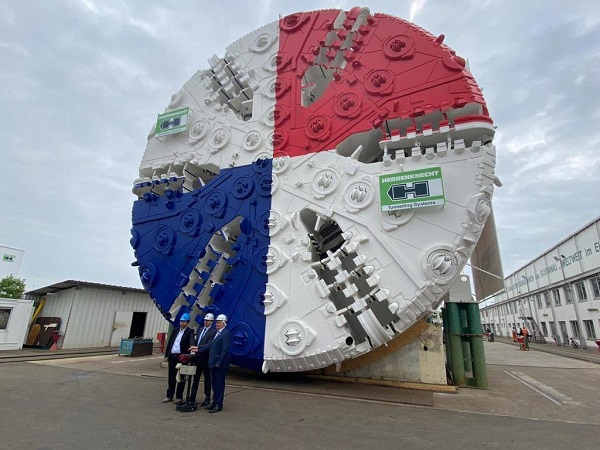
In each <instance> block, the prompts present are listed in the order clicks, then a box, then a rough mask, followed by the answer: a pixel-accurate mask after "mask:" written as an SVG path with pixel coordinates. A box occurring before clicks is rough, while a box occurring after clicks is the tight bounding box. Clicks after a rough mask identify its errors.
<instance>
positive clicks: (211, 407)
mask: <svg viewBox="0 0 600 450" xmlns="http://www.w3.org/2000/svg"><path fill="white" fill-rule="evenodd" d="M215 406H217V405H215V404H214V403H211V404H210V405H206V406H205V407H204V409H206V410H209V409H213V408H214V407H215Z"/></svg>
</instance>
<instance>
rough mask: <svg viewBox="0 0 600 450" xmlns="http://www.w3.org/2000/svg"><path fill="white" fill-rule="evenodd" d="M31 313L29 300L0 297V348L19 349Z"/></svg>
mask: <svg viewBox="0 0 600 450" xmlns="http://www.w3.org/2000/svg"><path fill="white" fill-rule="evenodd" d="M32 313H33V302H32V301H31V300H14V299H6V298H0V350H20V349H21V348H23V343H24V342H25V335H26V334H27V330H28V328H29V320H30V319H31V314H32Z"/></svg>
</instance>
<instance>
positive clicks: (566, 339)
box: [558, 320, 569, 345]
mask: <svg viewBox="0 0 600 450" xmlns="http://www.w3.org/2000/svg"><path fill="white" fill-rule="evenodd" d="M558 325H560V332H561V334H562V338H563V344H565V345H567V344H568V343H569V333H567V323H566V322H563V321H562V320H561V321H560V322H558Z"/></svg>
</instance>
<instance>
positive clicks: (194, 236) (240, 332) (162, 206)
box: [131, 160, 272, 370]
mask: <svg viewBox="0 0 600 450" xmlns="http://www.w3.org/2000/svg"><path fill="white" fill-rule="evenodd" d="M271 168H272V160H259V161H257V162H255V163H253V164H251V165H249V166H241V167H236V168H232V169H223V170H221V172H220V173H219V175H217V176H216V177H215V178H213V179H212V180H211V181H210V182H208V183H207V184H206V185H205V186H204V187H202V188H201V189H198V190H196V191H194V192H189V193H182V192H180V191H173V190H167V191H165V195H163V196H158V195H156V194H154V193H152V192H147V193H146V194H144V197H143V198H142V199H140V200H138V201H136V202H135V203H134V205H133V213H132V215H133V229H132V238H131V245H132V247H133V248H134V250H135V257H136V260H137V264H138V266H139V273H140V279H141V281H142V284H143V286H144V288H145V289H146V290H147V291H148V292H149V293H150V296H151V297H152V299H153V300H154V302H155V303H156V306H157V307H158V308H159V310H160V311H161V312H162V314H163V315H164V316H165V317H166V318H167V319H168V320H169V321H171V323H173V324H174V325H177V324H178V321H179V318H180V317H181V315H182V314H183V313H184V312H189V311H190V309H191V307H192V306H193V305H194V303H195V301H196V299H197V296H198V295H200V294H201V293H202V294H204V292H209V293H210V294H209V295H210V298H211V300H210V304H209V305H208V306H207V307H205V308H204V310H203V313H208V312H212V313H213V314H215V316H216V315H217V314H221V313H223V314H226V315H227V317H228V318H229V322H228V329H229V330H230V331H231V336H232V346H231V356H232V362H233V363H234V364H236V365H239V366H242V367H247V368H250V369H254V370H260V368H261V366H262V361H263V356H264V352H263V349H264V339H265V316H264V307H263V306H262V304H260V302H259V304H258V306H257V302H256V298H257V295H258V296H260V294H264V291H265V286H266V283H267V274H266V264H265V256H266V253H267V249H268V246H269V237H268V236H269V233H268V228H267V223H266V220H265V217H268V215H269V211H270V209H271ZM240 216H241V217H242V218H243V219H242V221H241V223H240V225H239V228H240V230H241V233H240V234H239V236H238V237H237V241H236V242H235V243H234V244H233V246H232V250H233V252H232V255H221V252H219V251H218V250H217V249H215V248H214V247H213V246H211V245H209V243H210V241H211V239H212V238H213V236H215V235H220V236H222V238H223V239H225V238H227V236H226V235H224V234H223V232H222V229H223V228H224V227H226V225H227V224H229V223H231V222H232V221H234V220H235V219H236V218H237V217H240ZM234 252H235V254H233V253H234ZM207 256H209V257H210V258H209V259H208V260H205V265H204V267H203V268H202V269H200V270H198V269H196V265H197V263H198V261H199V260H200V259H201V258H205V257H207ZM225 256H228V257H227V258H225ZM223 264H224V265H225V271H224V272H223V275H222V276H221V277H220V281H221V282H220V283H215V284H214V285H212V286H211V283H210V282H208V280H209V278H210V277H211V274H212V273H213V271H216V270H221V269H222V268H223V266H222V265H223ZM218 266H221V268H219V269H218ZM194 271H195V272H194ZM192 274H197V275H198V276H199V280H197V281H196V283H195V284H193V287H192V291H193V292H194V294H188V295H187V296H186V297H185V300H186V302H187V303H186V304H184V305H183V306H182V307H180V308H179V310H178V311H177V312H176V313H175V314H174V315H173V317H171V315H170V314H169V310H171V308H172V306H173V304H174V303H175V300H176V299H177V298H178V297H179V296H180V294H181V291H182V288H184V287H185V286H186V285H187V284H188V283H189V280H190V276H191V275H192ZM204 283H206V284H204Z"/></svg>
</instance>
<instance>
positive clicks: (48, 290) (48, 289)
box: [25, 280, 146, 295]
mask: <svg viewBox="0 0 600 450" xmlns="http://www.w3.org/2000/svg"><path fill="white" fill-rule="evenodd" d="M73 287H94V288H102V289H115V290H119V291H129V292H146V291H145V290H144V289H140V288H133V287H127V286H115V285H113V284H102V283H92V282H90V281H77V280H66V281H61V282H60V283H54V284H51V285H50V286H45V287H41V288H38V289H34V290H33V291H27V292H25V294H26V295H46V294H54V293H55V292H60V291H64V290H66V289H71V288H73Z"/></svg>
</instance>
